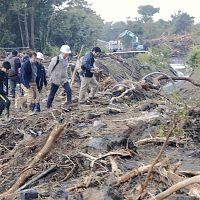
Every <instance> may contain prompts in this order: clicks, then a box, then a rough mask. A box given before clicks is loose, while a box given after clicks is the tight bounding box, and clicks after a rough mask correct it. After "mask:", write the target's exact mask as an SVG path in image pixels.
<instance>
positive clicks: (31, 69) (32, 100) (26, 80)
mask: <svg viewBox="0 0 200 200" xmlns="http://www.w3.org/2000/svg"><path fill="white" fill-rule="evenodd" d="M36 61H37V54H36V53H35V52H32V53H30V58H29V60H27V61H26V62H25V63H24V64H23V65H22V69H21V83H22V89H23V90H24V92H25V95H27V104H28V107H29V108H30V110H31V111H34V109H35V106H36V104H39V101H40V99H39V92H38V89H37V85H36V77H37V67H36Z"/></svg>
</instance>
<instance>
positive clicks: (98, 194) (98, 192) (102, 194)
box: [83, 186, 123, 200]
mask: <svg viewBox="0 0 200 200" xmlns="http://www.w3.org/2000/svg"><path fill="white" fill-rule="evenodd" d="M83 199H84V200H104V199H105V200H123V196H122V195H121V194H120V193H119V192H118V191H117V190H115V189H113V188H110V187H108V186H102V187H100V188H88V189H87V190H85V191H84V192H83Z"/></svg>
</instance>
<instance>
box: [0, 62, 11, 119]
mask: <svg viewBox="0 0 200 200" xmlns="http://www.w3.org/2000/svg"><path fill="white" fill-rule="evenodd" d="M10 69H11V65H10V63H9V62H8V61H5V62H3V64H2V65H1V66H0V116H1V114H2V112H3V110H4V109H5V108H6V111H7V117H9V109H10V100H9V99H8V98H7V95H8V73H9V70H10ZM4 88H6V90H4Z"/></svg>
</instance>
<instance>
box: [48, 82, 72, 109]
mask: <svg viewBox="0 0 200 200" xmlns="http://www.w3.org/2000/svg"><path fill="white" fill-rule="evenodd" d="M58 88H59V85H56V84H54V83H51V89H50V93H49V97H48V100H47V108H50V107H51V106H52V102H53V100H54V97H55V94H56V92H57V91H58ZM63 88H64V89H65V92H66V93H67V102H68V103H71V102H72V90H71V88H70V85H69V82H67V83H65V84H64V85H63Z"/></svg>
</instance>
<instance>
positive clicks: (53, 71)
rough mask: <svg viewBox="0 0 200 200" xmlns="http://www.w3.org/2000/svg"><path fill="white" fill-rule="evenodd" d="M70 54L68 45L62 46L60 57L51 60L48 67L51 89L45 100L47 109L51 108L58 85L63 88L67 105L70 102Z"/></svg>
mask: <svg viewBox="0 0 200 200" xmlns="http://www.w3.org/2000/svg"><path fill="white" fill-rule="evenodd" d="M70 54H71V50H70V47H69V46H68V45H62V46H61V48H60V55H58V56H55V57H53V58H52V59H51V62H50V64H49V67H48V74H49V77H50V83H51V89H50V93H49V96H48V100H47V108H50V107H51V106H52V102H53V100H54V97H55V94H56V92H57V91H58V88H59V86H60V85H61V86H63V88H64V89H65V92H66V93H67V104H70V103H71V101H72V92H71V88H70V84H69V74H70V68H69V65H68V63H69V56H70Z"/></svg>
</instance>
